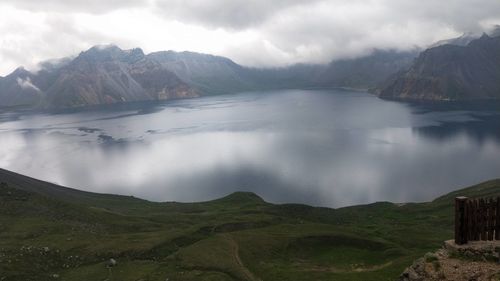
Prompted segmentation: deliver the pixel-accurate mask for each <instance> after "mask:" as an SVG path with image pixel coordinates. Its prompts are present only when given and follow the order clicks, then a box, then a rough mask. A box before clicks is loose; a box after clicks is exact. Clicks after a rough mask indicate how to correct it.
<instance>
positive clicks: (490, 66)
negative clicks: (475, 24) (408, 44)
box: [378, 34, 500, 101]
mask: <svg viewBox="0 0 500 281" xmlns="http://www.w3.org/2000/svg"><path fill="white" fill-rule="evenodd" d="M499 81H500V37H498V36H497V37H490V36H488V35H487V34H483V35H482V36H481V37H480V38H479V39H475V40H472V41H471V42H470V43H468V44H467V45H465V46H461V45H452V44H445V45H441V46H437V47H434V48H430V49H428V50H426V51H424V52H422V53H421V54H420V55H419V56H418V58H417V59H416V60H415V62H414V63H413V65H412V66H411V67H410V68H409V69H408V70H407V71H401V72H399V73H398V74H397V75H394V76H393V77H391V78H390V79H388V80H387V81H386V82H384V83H383V84H382V85H381V86H380V88H379V90H378V94H379V96H380V97H383V98H391V99H407V100H438V101H441V100H479V99H499V98H500V83H499Z"/></svg>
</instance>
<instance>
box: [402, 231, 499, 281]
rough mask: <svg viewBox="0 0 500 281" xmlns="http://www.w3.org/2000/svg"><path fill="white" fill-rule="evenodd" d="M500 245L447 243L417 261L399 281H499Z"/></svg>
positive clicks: (490, 243) (494, 242)
mask: <svg viewBox="0 0 500 281" xmlns="http://www.w3.org/2000/svg"><path fill="white" fill-rule="evenodd" d="M499 255H500V241H480V242H470V243H469V244H467V245H461V246H458V245H456V244H455V243H454V242H453V241H446V242H445V244H444V246H443V248H442V249H440V250H438V251H437V252H435V253H427V254H426V255H425V256H424V257H423V258H421V259H418V260H416V261H415V262H414V263H413V264H412V265H411V266H410V267H408V268H407V269H406V270H405V271H404V272H403V274H401V276H400V277H399V279H398V281H438V280H450V281H471V280H474V281H493V280H500V258H499Z"/></svg>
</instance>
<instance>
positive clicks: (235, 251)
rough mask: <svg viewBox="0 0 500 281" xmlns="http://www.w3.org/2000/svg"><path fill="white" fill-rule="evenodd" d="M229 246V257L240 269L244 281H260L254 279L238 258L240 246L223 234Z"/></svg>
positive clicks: (229, 236)
mask: <svg viewBox="0 0 500 281" xmlns="http://www.w3.org/2000/svg"><path fill="white" fill-rule="evenodd" d="M223 236H224V237H225V238H226V239H227V240H228V241H229V242H230V244H231V248H232V249H231V255H232V256H233V258H234V260H235V261H236V263H237V264H238V266H239V267H240V268H241V272H242V273H243V275H244V276H245V278H246V280H248V281H262V280H261V279H260V278H257V277H255V275H253V274H252V272H251V271H250V270H248V268H247V267H246V266H245V265H244V264H243V262H242V261H241V258H240V254H239V251H240V246H239V245H238V243H237V242H236V241H235V240H234V238H233V237H232V236H231V235H230V234H224V235H223Z"/></svg>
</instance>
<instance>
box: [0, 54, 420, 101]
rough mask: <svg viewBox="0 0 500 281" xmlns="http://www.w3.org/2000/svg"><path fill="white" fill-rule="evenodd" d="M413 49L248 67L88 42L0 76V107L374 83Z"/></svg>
mask: <svg viewBox="0 0 500 281" xmlns="http://www.w3.org/2000/svg"><path fill="white" fill-rule="evenodd" d="M416 55H417V53H416V52H402V53H400V52H396V51H379V50H376V51H374V52H373V53H372V54H370V55H368V56H366V57H362V58H358V59H353V60H342V61H335V62H332V63H330V64H326V65H322V64H296V65H292V66H288V67H276V68H253V67H245V66H241V65H239V64H237V63H235V62H233V61H232V60H230V59H228V58H225V57H221V56H214V55H208V54H200V53H194V52H174V51H161V52H154V53H150V54H147V55H146V54H144V52H143V51H142V50H141V49H139V48H136V49H131V50H122V49H120V48H119V47H117V46H115V45H106V46H94V47H92V48H90V49H89V50H87V51H84V52H81V53H80V54H79V55H78V56H76V57H74V58H64V59H60V60H53V61H47V62H44V63H42V64H40V69H39V70H38V71H28V70H26V69H24V68H22V67H20V68H18V69H16V70H15V71H14V72H12V73H11V74H9V75H7V76H6V77H3V78H1V77H0V106H3V107H15V106H29V107H36V108H66V107H79V106H91V105H100V104H111V103H117V102H134V101H151V100H167V99H178V98H191V97H198V96H200V95H212V94H228V93H235V92H241V91H252V90H270V89H283V88H319V87H320V88H325V87H352V88H369V87H374V86H375V85H377V84H378V83H380V82H382V81H383V80H384V79H386V78H387V77H389V76H390V75H392V74H394V73H395V72H396V71H397V70H398V69H400V68H401V67H407V66H409V64H410V63H411V61H412V60H413V58H414V57H415V56H416Z"/></svg>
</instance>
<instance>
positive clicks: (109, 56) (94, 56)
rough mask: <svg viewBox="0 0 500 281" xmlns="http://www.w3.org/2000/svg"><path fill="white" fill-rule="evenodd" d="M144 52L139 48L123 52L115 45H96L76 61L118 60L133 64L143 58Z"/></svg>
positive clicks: (82, 53)
mask: <svg viewBox="0 0 500 281" xmlns="http://www.w3.org/2000/svg"><path fill="white" fill-rule="evenodd" d="M144 56H145V55H144V52H143V51H142V49H141V48H133V49H130V50H123V49H121V48H120V47H118V46H117V45H114V44H109V45H96V46H93V47H91V48H90V49H88V50H87V51H84V52H81V53H80V55H78V57H77V59H78V58H79V59H85V60H90V61H111V60H120V61H124V62H134V61H137V60H139V59H141V58H143V57H144Z"/></svg>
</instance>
